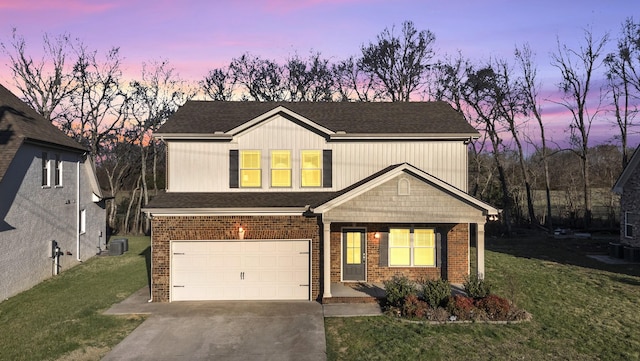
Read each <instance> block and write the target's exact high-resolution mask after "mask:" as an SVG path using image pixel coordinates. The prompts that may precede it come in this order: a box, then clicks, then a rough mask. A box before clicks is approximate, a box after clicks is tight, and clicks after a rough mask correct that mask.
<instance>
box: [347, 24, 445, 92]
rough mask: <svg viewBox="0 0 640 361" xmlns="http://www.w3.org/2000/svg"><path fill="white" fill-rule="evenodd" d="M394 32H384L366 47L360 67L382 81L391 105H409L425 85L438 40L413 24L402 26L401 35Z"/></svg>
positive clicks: (359, 63)
mask: <svg viewBox="0 0 640 361" xmlns="http://www.w3.org/2000/svg"><path fill="white" fill-rule="evenodd" d="M394 31H395V27H392V28H391V29H388V28H387V29H384V30H383V31H382V33H380V34H379V35H378V37H377V42H375V43H369V45H367V46H363V47H362V58H361V59H360V60H359V61H358V66H359V67H360V68H361V69H362V70H364V71H365V72H367V73H370V74H372V75H373V76H375V77H376V78H377V79H378V80H379V81H380V83H381V84H382V86H383V91H384V94H385V95H386V96H387V97H388V98H389V99H390V100H391V101H409V100H410V97H411V94H412V93H413V92H414V91H415V90H417V89H418V88H419V87H420V86H421V85H422V84H423V83H424V82H425V79H424V77H425V74H426V73H427V70H428V69H429V66H430V63H429V62H430V61H431V59H432V58H433V56H434V51H433V43H434V42H435V36H434V35H433V33H432V32H430V31H428V30H423V31H418V30H416V28H415V26H414V24H413V22H411V21H405V22H404V23H403V24H402V35H400V36H397V35H396V34H395V33H394Z"/></svg>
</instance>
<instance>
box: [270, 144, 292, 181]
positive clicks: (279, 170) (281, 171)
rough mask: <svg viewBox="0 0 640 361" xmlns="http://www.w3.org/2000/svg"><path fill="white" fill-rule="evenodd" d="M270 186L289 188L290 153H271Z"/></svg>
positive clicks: (277, 151) (283, 151) (281, 151)
mask: <svg viewBox="0 0 640 361" xmlns="http://www.w3.org/2000/svg"><path fill="white" fill-rule="evenodd" d="M271 186H272V187H291V151H289V150H272V151H271Z"/></svg>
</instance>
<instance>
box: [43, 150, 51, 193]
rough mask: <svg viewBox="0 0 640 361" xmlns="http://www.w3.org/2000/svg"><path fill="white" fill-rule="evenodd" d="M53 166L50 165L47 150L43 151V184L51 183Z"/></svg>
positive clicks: (45, 185)
mask: <svg viewBox="0 0 640 361" xmlns="http://www.w3.org/2000/svg"><path fill="white" fill-rule="evenodd" d="M50 179H51V168H50V166H49V156H48V155H47V152H42V186H43V187H49V186H50V185H51V183H49V182H50Z"/></svg>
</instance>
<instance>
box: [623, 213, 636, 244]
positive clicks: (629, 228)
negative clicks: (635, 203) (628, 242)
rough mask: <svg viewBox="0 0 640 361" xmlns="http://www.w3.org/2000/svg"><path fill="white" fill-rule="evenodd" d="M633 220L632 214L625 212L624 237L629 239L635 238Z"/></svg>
mask: <svg viewBox="0 0 640 361" xmlns="http://www.w3.org/2000/svg"><path fill="white" fill-rule="evenodd" d="M633 218H634V217H633V214H632V213H631V212H624V236H625V237H627V238H632V237H633V221H634V219H633Z"/></svg>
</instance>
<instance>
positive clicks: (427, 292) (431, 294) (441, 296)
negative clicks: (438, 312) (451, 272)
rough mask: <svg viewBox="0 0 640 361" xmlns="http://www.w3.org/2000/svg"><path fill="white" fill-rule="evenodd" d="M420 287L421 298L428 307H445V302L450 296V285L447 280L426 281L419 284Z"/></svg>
mask: <svg viewBox="0 0 640 361" xmlns="http://www.w3.org/2000/svg"><path fill="white" fill-rule="evenodd" d="M420 285H421V286H422V298H423V299H424V300H425V301H427V303H428V304H429V306H431V307H433V308H437V307H439V306H446V303H447V300H448V299H449V297H450V296H451V284H450V283H449V281H447V280H442V279H439V280H427V281H422V282H420Z"/></svg>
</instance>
